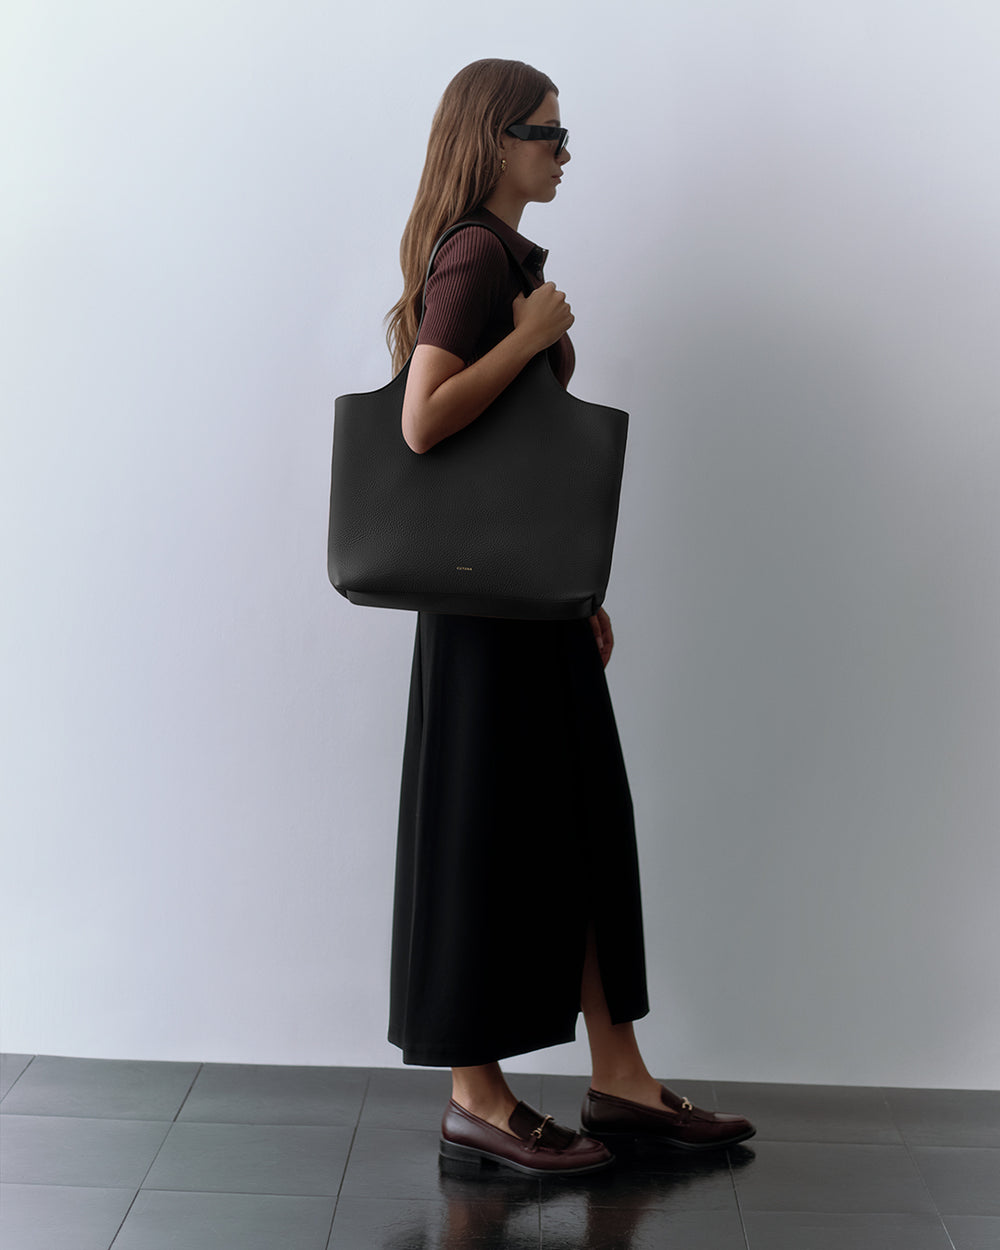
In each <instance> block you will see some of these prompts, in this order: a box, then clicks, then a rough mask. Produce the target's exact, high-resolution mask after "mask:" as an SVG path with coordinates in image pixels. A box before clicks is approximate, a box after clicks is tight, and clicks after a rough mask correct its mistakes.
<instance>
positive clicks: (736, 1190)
mask: <svg viewBox="0 0 1000 1250" xmlns="http://www.w3.org/2000/svg"><path fill="white" fill-rule="evenodd" d="M709 1085H710V1086H711V1088H712V1110H713V1111H718V1109H719V1091H718V1090H717V1089H716V1087H715V1082H714V1081H709ZM726 1165H727V1166H728V1168H729V1181H730V1184H731V1185H732V1187H733V1195H734V1197H735V1198H736V1214H737V1215H738V1216H739V1217H740V1232H741V1233H742V1234H743V1244H744V1246H745V1247H746V1250H751V1247H750V1234H749V1232H748V1231H747V1223H746V1220H745V1219H744V1218H743V1200H742V1199H741V1198H740V1187H739V1185H737V1183H736V1172H735V1170H734V1168H733V1159H732V1154H731V1153H730V1151H728V1150H727V1151H726ZM953 1250H954V1248H953Z"/></svg>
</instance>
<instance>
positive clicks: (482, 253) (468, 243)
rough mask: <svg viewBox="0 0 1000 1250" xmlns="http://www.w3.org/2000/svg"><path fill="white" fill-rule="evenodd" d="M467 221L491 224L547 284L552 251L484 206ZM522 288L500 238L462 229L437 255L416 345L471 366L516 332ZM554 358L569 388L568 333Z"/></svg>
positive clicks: (538, 279) (558, 374)
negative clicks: (515, 312)
mask: <svg viewBox="0 0 1000 1250" xmlns="http://www.w3.org/2000/svg"><path fill="white" fill-rule="evenodd" d="M468 220H470V221H476V220H479V221H484V222H488V223H489V225H490V226H492V227H493V229H494V230H496V231H497V232H498V233H499V234H500V235H501V236H502V237H503V238H504V239H505V240H506V242H507V244H508V246H509V247H510V249H511V251H512V252H513V254H514V256H515V257H517V259H518V260H519V261H520V262H521V263H522V264H523V265H524V266H525V268H526V269H527V270H528V271H529V276H533V281H534V285H535V286H536V287H539V286H541V285H542V283H543V282H544V281H545V278H544V274H543V271H542V266H543V264H544V262H545V258H546V256H547V255H548V253H546V252H545V251H543V250H542V249H541V248H540V247H537V246H536V245H535V244H534V243H532V242H531V240H530V239H526V238H525V237H524V236H523V235H521V234H518V233H517V231H516V230H512V229H511V228H510V226H508V225H507V224H506V222H503V221H501V220H500V218H499V217H495V216H494V215H493V214H492V213H491V212H489V211H488V210H487V209H485V208H480V209H477V210H476V211H475V212H473V213H469V214H468ZM522 289H523V288H522V283H521V279H520V275H519V274H518V273H517V271H516V270H515V269H514V266H513V265H512V264H511V263H510V258H509V257H508V255H507V253H506V251H505V250H504V246H503V244H502V243H501V242H500V240H499V239H498V238H496V236H495V235H493V234H492V233H491V232H490V231H489V230H476V229H474V228H472V227H469V228H468V229H465V230H459V231H458V233H457V234H453V235H452V236H451V238H450V239H448V240H447V242H446V243H445V244H444V245H443V246H442V248H441V250H440V251H439V252H438V254H437V256H436V257H435V260H434V268H433V269H432V270H431V275H430V278H429V279H428V280H427V287H426V290H425V293H424V295H425V300H426V305H427V311H426V313H425V314H424V320H423V324H422V325H421V327H420V333H419V334H418V335H417V342H418V343H425V344H428V345H429V346H431V347H442V348H444V350H445V351H448V352H452V353H453V354H454V355H456V356H460V357H461V358H462V360H464V361H465V363H466V364H472V362H473V361H474V360H478V359H479V357H480V356H484V355H485V354H486V353H487V352H488V351H489V350H490V349H491V348H493V347H495V346H496V345H497V343H499V342H500V340H501V339H503V338H506V336H507V335H508V334H510V332H511V330H513V329H514V315H513V312H512V311H511V304H512V303H513V302H514V299H515V298H516V296H517V295H518V294H519V293H520V292H521V291H522ZM549 359H550V361H551V362H552V369H553V372H554V373H555V375H556V377H557V378H558V379H559V381H560V382H561V383H562V384H563V386H566V385H567V384H568V383H569V379H570V377H571V376H572V373H573V367H574V364H575V363H576V360H575V355H574V352H573V344H572V343H571V342H570V340H569V336H568V335H566V334H564V335H563V336H562V338H561V339H560V340H559V342H558V343H556V344H554V345H553V346H552V347H550V348H549Z"/></svg>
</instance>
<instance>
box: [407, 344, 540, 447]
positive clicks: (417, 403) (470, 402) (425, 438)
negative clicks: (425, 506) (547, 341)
mask: <svg viewBox="0 0 1000 1250" xmlns="http://www.w3.org/2000/svg"><path fill="white" fill-rule="evenodd" d="M541 350H542V348H541V347H539V346H538V344H537V342H536V340H535V338H534V337H533V336H532V335H530V334H529V333H527V332H526V331H525V330H523V329H522V328H520V327H518V328H515V329H514V330H512V331H511V333H510V334H508V335H507V336H506V338H503V339H501V340H500V342H499V343H498V344H497V345H496V347H494V348H492V349H491V350H490V351H488V352H487V353H486V355H485V356H481V357H480V358H479V359H478V360H477V361H475V362H474V363H473V364H471V365H467V366H465V367H464V368H460V369H458V370H457V371H456V372H453V373H450V374H446V372H445V371H446V370H447V369H448V367H449V366H448V364H447V363H446V362H445V363H442V361H439V360H434V359H431V361H429V362H428V363H426V364H424V363H422V362H419V363H418V361H417V360H416V359H414V360H413V361H411V364H410V377H409V378H408V379H407V388H406V398H405V400H404V402H403V437H404V438H405V439H406V442H407V443H408V445H409V446H410V447H411V448H412V449H413V450H414V451H416V452H425V451H429V450H430V449H431V448H432V447H433V446H434V445H435V444H436V443H440V442H441V441H442V439H445V438H448V437H449V436H450V435H452V434H455V433H457V432H458V431H459V430H462V429H464V428H465V427H466V426H467V425H470V424H471V423H472V422H473V421H475V419H476V417H478V416H479V415H480V414H481V413H482V412H484V411H485V410H486V409H487V408H488V407H489V406H490V404H491V403H493V401H494V400H495V399H496V398H497V396H498V395H500V394H501V393H502V392H503V391H504V390H506V389H507V387H508V386H509V385H510V384H511V382H513V380H514V379H515V378H516V377H517V375H518V374H519V373H520V372H521V370H522V369H523V368H524V366H525V365H526V364H527V363H528V361H529V360H531V358H532V357H533V356H535V355H537V353H538V352H539V351H541ZM445 356H447V354H443V357H445ZM450 359H451V361H454V359H455V358H454V357H450ZM414 365H416V366H417V370H416V376H414Z"/></svg>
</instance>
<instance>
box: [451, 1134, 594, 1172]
mask: <svg viewBox="0 0 1000 1250" xmlns="http://www.w3.org/2000/svg"><path fill="white" fill-rule="evenodd" d="M587 1136H588V1137H589V1136H596V1134H590V1133H588V1134H587ZM439 1153H440V1155H441V1158H442V1159H449V1160H451V1161H452V1162H455V1163H464V1164H467V1165H470V1166H472V1167H476V1168H482V1167H491V1166H496V1167H501V1168H510V1170H511V1171H513V1172H520V1173H521V1174H522V1175H523V1176H584V1175H586V1174H588V1173H590V1172H601V1171H603V1170H604V1168H607V1167H610V1166H611V1165H612V1163H614V1157H612V1158H610V1159H603V1160H601V1162H600V1163H588V1164H587V1165H586V1167H582V1168H532V1167H528V1166H527V1164H524V1163H516V1162H515V1161H514V1160H513V1159H508V1158H505V1157H504V1156H503V1155H495V1154H492V1153H491V1152H490V1151H489V1150H481V1149H480V1148H479V1147H478V1146H462V1145H460V1144H459V1143H458V1142H453V1141H446V1140H445V1139H444V1138H443V1137H442V1138H441V1146H440V1151H439Z"/></svg>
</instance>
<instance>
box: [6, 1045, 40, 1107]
mask: <svg viewBox="0 0 1000 1250" xmlns="http://www.w3.org/2000/svg"><path fill="white" fill-rule="evenodd" d="M37 1058H38V1056H37V1055H32V1056H31V1058H30V1059H29V1060H28V1062H27V1063H26V1064H25V1065H24V1067H23V1068H22V1069H21V1071H20V1072H19V1073H18V1074H17V1076H16V1077H15V1078H14V1080H13V1081H11V1084H10V1089H9V1090H8V1091H7V1093H6V1094H4V1096H3V1097H2V1098H0V1106H2V1105H3V1103H5V1102H6V1101H7V1094H12V1093H13V1092H14V1090H15V1089H16V1088H17V1085H18V1082H19V1081H20V1080H21V1077H23V1076H24V1074H25V1072H27V1070H28V1069H29V1068H30V1067H31V1065H32V1064H33V1063H34V1062H35V1060H36V1059H37Z"/></svg>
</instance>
